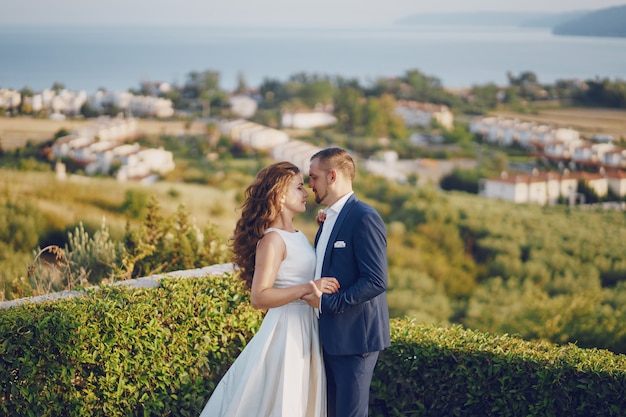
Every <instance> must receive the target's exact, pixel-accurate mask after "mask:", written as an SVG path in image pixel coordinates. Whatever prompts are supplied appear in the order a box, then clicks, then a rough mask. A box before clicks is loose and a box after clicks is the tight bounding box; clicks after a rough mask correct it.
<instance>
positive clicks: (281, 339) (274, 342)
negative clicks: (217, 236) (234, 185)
mask: <svg viewBox="0 0 626 417" xmlns="http://www.w3.org/2000/svg"><path fill="white" fill-rule="evenodd" d="M245 196H246V198H245V201H244V203H243V205H242V213H241V218H240V219H239V220H238V221H237V225H236V227H235V232H234V236H233V253H234V256H233V263H234V264H235V265H237V267H238V268H239V270H240V277H241V278H242V279H243V280H244V281H245V283H246V286H247V287H248V288H249V289H250V301H251V303H252V305H253V306H254V307H255V308H257V309H264V310H265V309H267V313H266V315H265V318H264V319H263V323H262V324H261V327H260V328H259V331H258V332H257V334H256V335H255V336H254V337H253V338H252V339H251V340H250V342H249V343H248V345H247V346H246V347H245V349H244V350H243V351H242V352H241V354H240V355H239V357H238V358H237V359H236V360H235V362H234V363H233V365H232V366H231V367H230V369H229V370H228V371H227V372H226V374H225V375H224V377H223V378H222V380H221V381H220V383H219V384H218V385H217V387H216V388H215V391H213V394H212V395H211V398H210V399H209V401H208V402H207V404H206V405H205V407H204V410H203V411H202V413H201V414H200V417H237V416H241V417H249V416H255V417H283V416H286V417H325V416H326V378H325V374H324V364H323V358H322V350H321V346H320V339H319V333H318V320H317V317H316V315H315V311H314V310H313V309H312V308H311V307H310V306H309V305H308V304H307V303H306V302H305V301H303V300H301V298H302V297H303V296H305V295H307V294H311V293H313V292H316V291H322V292H324V293H327V294H332V293H334V292H336V291H338V289H339V283H338V282H337V280H335V279H334V278H322V279H319V280H316V281H313V275H314V271H315V251H314V250H313V248H312V246H311V244H310V243H309V241H308V240H307V238H306V236H305V235H304V234H303V233H302V232H301V231H299V230H297V229H295V228H294V226H293V218H294V216H295V214H296V213H302V212H304V211H305V209H306V199H307V197H308V192H307V191H306V189H305V187H304V179H303V177H302V173H301V172H300V170H299V169H298V167H296V166H295V165H293V164H291V163H289V162H278V163H275V164H273V165H270V166H268V167H266V168H264V169H262V170H261V171H260V172H259V173H258V174H257V176H256V178H255V180H254V181H253V182H252V184H250V186H249V187H248V188H247V189H246V194H245Z"/></svg>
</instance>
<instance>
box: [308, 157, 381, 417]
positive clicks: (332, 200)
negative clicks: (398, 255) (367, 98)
mask: <svg viewBox="0 0 626 417" xmlns="http://www.w3.org/2000/svg"><path fill="white" fill-rule="evenodd" d="M355 171H356V169H355V165H354V161H353V160H352V157H351V156H350V155H349V154H348V152H347V151H345V150H344V149H340V148H327V149H323V150H321V151H319V152H318V153H316V154H315V155H313V157H312V158H311V166H310V168H309V175H310V180H309V188H311V189H312V190H313V192H314V193H315V201H316V202H317V203H318V204H324V205H326V206H327V208H326V210H325V213H326V219H325V220H324V223H323V224H322V226H321V227H320V230H318V232H317V236H316V237H315V250H316V253H317V266H316V268H315V277H316V279H317V278H320V277H335V278H337V280H338V281H339V284H340V290H339V292H337V293H334V294H323V296H322V293H321V291H317V292H316V293H315V294H312V295H309V296H307V297H306V300H307V302H308V303H309V304H310V305H311V306H313V307H316V308H319V309H320V315H319V327H320V335H321V340H322V346H323V349H324V362H325V367H326V378H327V390H328V417H367V415H368V403H369V389H370V383H371V380H372V375H373V373H374V366H375V365H376V361H377V359H378V353H379V351H381V350H383V349H384V348H386V347H388V346H389V345H390V336H389V311H388V308H387V298H386V294H385V290H386V288H387V239H386V236H385V235H386V234H385V225H384V223H383V221H382V219H381V218H380V216H379V215H378V213H377V212H376V211H375V210H374V209H373V208H372V207H371V206H369V205H367V204H365V203H363V202H362V201H359V199H358V198H357V197H356V196H355V195H354V193H353V191H352V180H353V179H354V175H355Z"/></svg>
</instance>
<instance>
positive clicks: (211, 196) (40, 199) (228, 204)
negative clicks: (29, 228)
mask: <svg viewBox="0 0 626 417" xmlns="http://www.w3.org/2000/svg"><path fill="white" fill-rule="evenodd" d="M0 190H2V192H3V193H4V192H8V194H9V195H11V196H12V197H13V198H18V199H28V200H30V201H32V202H33V203H34V204H36V205H37V206H38V207H39V209H40V210H41V211H42V212H43V213H44V214H45V215H46V217H48V218H51V219H55V223H57V224H60V225H72V224H77V223H78V222H80V221H82V222H83V223H88V224H92V225H99V224H100V223H101V221H102V219H103V218H105V219H106V222H107V224H108V225H109V227H110V229H111V232H112V234H113V235H118V236H119V235H121V233H122V232H123V230H124V227H125V225H126V222H127V221H128V216H127V215H126V214H125V213H123V212H122V210H121V206H122V204H123V202H124V198H125V195H126V192H127V191H128V190H136V191H140V192H142V193H145V194H147V195H154V196H156V197H157V199H158V201H159V204H160V205H161V209H162V212H163V214H165V215H169V214H171V213H174V212H175V211H176V210H177V209H178V207H179V206H180V205H181V204H184V205H185V207H186V208H187V209H188V210H189V212H190V215H191V217H192V218H193V219H194V220H195V222H196V224H197V225H198V227H201V228H203V227H204V226H207V225H208V224H209V223H213V224H215V225H216V226H217V229H218V233H220V234H221V235H223V236H229V235H230V233H232V230H233V228H234V225H235V222H236V220H237V216H238V213H237V212H236V211H235V208H236V207H237V203H236V201H235V194H236V191H237V190H220V189H217V188H214V187H208V186H204V185H194V184H184V183H168V182H158V183H155V184H151V185H141V184H138V183H133V182H118V181H116V180H114V179H111V178H99V177H83V176H75V175H70V176H69V177H68V178H67V179H66V180H59V179H57V178H56V177H55V175H54V173H52V172H22V171H12V170H6V169H0ZM137 221H138V220H137Z"/></svg>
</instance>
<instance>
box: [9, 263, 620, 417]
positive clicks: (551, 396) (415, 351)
mask: <svg viewBox="0 0 626 417" xmlns="http://www.w3.org/2000/svg"><path fill="white" fill-rule="evenodd" d="M243 294H245V291H243V287H242V286H241V284H240V282H239V281H238V280H236V279H234V277H233V276H231V275H229V274H225V275H218V276H207V277H203V278H194V279H191V278H190V279H177V278H165V279H163V280H161V287H159V288H152V289H130V288H127V287H103V288H100V289H98V290H90V291H87V292H86V293H85V296H84V297H81V298H71V299H62V300H57V301H48V302H44V303H39V304H34V303H29V304H23V305H20V306H17V307H13V308H11V309H8V310H0V383H1V384H2V385H1V386H0V415H7V416H37V417H42V416H107V417H108V416H197V415H198V414H199V413H200V411H201V410H202V407H203V406H204V404H205V402H206V400H207V399H208V397H209V395H210V393H211V392H212V390H213V389H214V387H215V385H216V384H217V382H218V381H219V379H220V378H221V376H222V375H223V373H224V372H225V371H226V369H227V368H228V367H229V366H230V364H231V363H232V360H233V358H235V357H236V356H237V354H238V352H240V350H241V349H242V347H243V346H244V345H245V343H246V341H247V340H249V339H250V337H251V336H252V335H253V334H254V332H255V331H256V330H257V329H258V326H259V325H260V322H261V319H262V314H261V313H260V312H258V311H256V310H254V309H252V308H251V307H250V305H249V302H248V299H247V296H246V295H243ZM370 414H371V415H372V416H376V417H378V416H381V417H382V416H515V417H519V416H542V417H543V416H562V415H567V416H568V417H573V416H581V417H583V416H584V417H588V416H621V415H626V356H623V355H615V354H612V353H610V352H608V351H602V350H594V349H581V348H578V347H576V346H574V345H567V346H555V345H552V344H547V343H531V342H526V341H523V340H521V339H519V338H516V337H511V336H492V335H488V334H485V333H479V332H473V331H469V330H466V329H463V328H461V327H450V328H437V327H432V326H421V325H417V324H415V323H414V322H412V321H411V320H408V319H394V320H393V321H392V346H391V347H390V348H389V349H387V350H385V351H384V352H383V353H382V354H381V356H380V358H379V362H378V366H377V368H376V371H375V374H374V380H373V382H372V398H371V413H370Z"/></svg>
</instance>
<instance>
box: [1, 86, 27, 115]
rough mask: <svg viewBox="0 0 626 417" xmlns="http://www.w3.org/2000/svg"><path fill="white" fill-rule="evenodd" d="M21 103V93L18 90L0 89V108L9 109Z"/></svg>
mask: <svg viewBox="0 0 626 417" xmlns="http://www.w3.org/2000/svg"><path fill="white" fill-rule="evenodd" d="M21 103H22V95H21V94H20V92H19V91H16V90H8V89H4V88H2V89H0V108H3V109H7V110H11V109H15V108H17V107H18V106H19V105H20V104H21Z"/></svg>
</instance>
